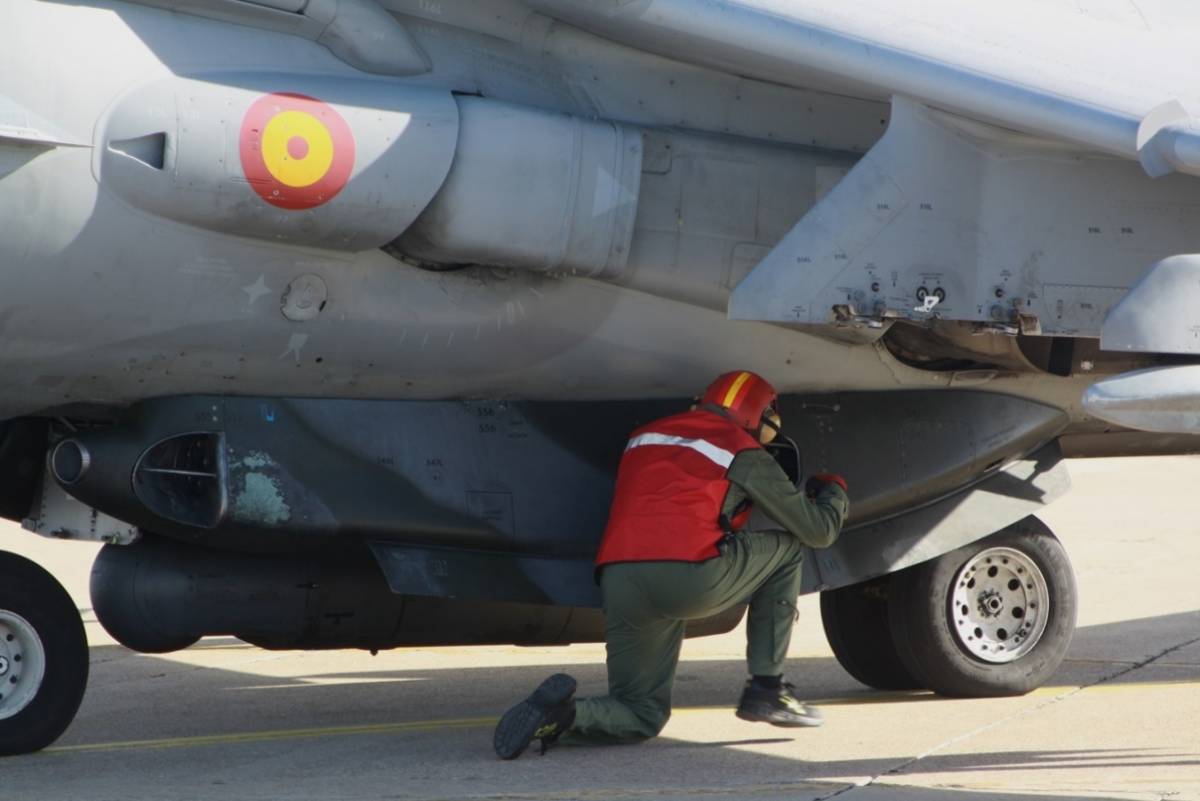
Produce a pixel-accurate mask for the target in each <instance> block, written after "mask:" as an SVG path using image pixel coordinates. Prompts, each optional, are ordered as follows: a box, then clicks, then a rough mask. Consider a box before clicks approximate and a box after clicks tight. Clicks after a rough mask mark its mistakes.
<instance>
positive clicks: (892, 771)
mask: <svg viewBox="0 0 1200 801" xmlns="http://www.w3.org/2000/svg"><path fill="white" fill-rule="evenodd" d="M1196 643H1200V637H1193V638H1192V639H1190V640H1187V641H1186V642H1181V643H1178V644H1176V645H1172V646H1171V647H1169V648H1166V649H1164V650H1162V651H1160V652H1158V653H1157V654H1155V655H1154V656H1150V657H1147V658H1146V659H1143V660H1141V661H1140V662H1136V663H1133V664H1131V665H1128V666H1127V667H1125V668H1124V669H1123V670H1118V671H1117V672H1116V673H1112V674H1110V675H1108V676H1101V677H1100V678H1098V679H1096V680H1095V681H1094V682H1092V683H1091V684H1084V685H1080V686H1079V687H1075V688H1072V689H1069V690H1067V691H1066V692H1063V693H1060V694H1058V695H1054V696H1052V697H1051V698H1049V699H1047V700H1045V701H1043V702H1042V703H1039V704H1034V705H1032V706H1028V707H1025V708H1024V709H1021V710H1018V711H1016V712H1014V713H1012V714H1011V715H1007V716H1005V717H1002V718H1000V719H999V720H994V721H992V722H991V723H987V724H985V725H983V726H979V727H977V728H975V729H972V730H971V731H967V732H963V733H962V734H960V735H958V736H957V737H951V738H950V739H949V740H946V741H944V742H941V743H938V744H937V745H935V746H933V747H932V748H928V749H926V750H925V751H924V752H922V753H920V754H917V755H916V756H914V757H912V758H910V759H907V760H905V761H904V762H901V763H900V764H899V765H895V766H893V767H891V768H889V769H887V770H885V771H884V772H883V773H880V774H878V775H876V776H872V777H871V778H869V779H867V780H866V781H862V782H856V783H854V784H852V785H850V786H848V787H844V788H842V789H841V790H838V791H837V792H835V793H831V794H830V795H827V796H822V797H820V798H817V799H815V801H829V799H832V798H837V797H838V796H841V795H844V794H846V793H849V792H851V791H853V790H858V789H861V788H864V787H871V786H872V785H874V784H876V783H877V782H879V780H880V779H883V778H885V777H887V776H895V775H897V774H899V773H900V772H901V771H903V770H905V769H907V768H909V767H911V766H912V765H915V764H916V763H918V762H920V761H921V760H923V759H926V758H928V757H930V756H933V755H934V754H936V753H938V752H939V751H943V750H945V749H946V748H949V747H951V746H953V745H956V744H958V743H960V742H962V741H964V740H969V739H971V738H972V737H975V736H976V735H979V734H983V733H984V732H986V731H989V730H991V729H994V728H996V727H997V726H1000V725H1003V724H1005V723H1009V722H1011V721H1013V720H1016V719H1017V718H1022V717H1025V716H1026V715H1031V714H1033V713H1034V712H1038V711H1040V710H1042V709H1045V708H1047V707H1050V706H1053V705H1055V704H1058V703H1061V702H1062V701H1066V700H1067V699H1069V698H1073V697H1075V696H1076V695H1079V694H1080V693H1082V692H1084V691H1085V690H1088V689H1091V688H1092V687H1096V686H1097V685H1101V684H1107V683H1108V682H1112V681H1115V680H1116V679H1119V678H1121V677H1122V676H1127V675H1129V674H1130V673H1132V672H1134V671H1135V670H1140V669H1141V668H1144V667H1146V666H1148V665H1150V664H1153V663H1154V662H1157V661H1158V660H1159V659H1162V658H1163V657H1164V656H1167V655H1168V654H1172V653H1174V652H1176V651H1178V650H1180V649H1183V648H1187V647H1189V646H1192V645H1195V644H1196ZM1164 798H1166V796H1164Z"/></svg>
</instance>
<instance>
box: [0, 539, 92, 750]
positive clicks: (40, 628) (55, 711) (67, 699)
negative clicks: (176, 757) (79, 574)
mask: <svg viewBox="0 0 1200 801" xmlns="http://www.w3.org/2000/svg"><path fill="white" fill-rule="evenodd" d="M87 676H88V649H87V636H86V635H85V634H84V630H83V621H82V619H81V618H80V617H79V612H78V611H77V610H76V608H75V604H74V603H73V602H72V601H71V597H70V596H69V595H67V592H66V590H64V589H63V588H62V586H60V585H59V583H58V582H57V581H55V580H54V577H52V576H51V575H50V574H49V573H47V572H46V571H45V570H43V569H42V568H40V567H38V566H37V565H36V564H34V563H33V562H30V561H29V560H28V559H25V558H23V557H20V556H17V555H15V554H11V553H5V552H0V756H6V755H11V754H25V753H29V752H30V751H37V750H39V749H41V748H45V747H46V746H47V745H49V744H50V743H52V742H54V741H55V740H56V739H58V736H59V735H60V734H62V733H63V731H64V730H65V729H66V728H67V726H68V725H69V724H70V723H71V721H72V720H73V719H74V717H75V712H76V711H77V710H78V709H79V703H80V701H82V700H83V691H84V688H85V687H86V686H87Z"/></svg>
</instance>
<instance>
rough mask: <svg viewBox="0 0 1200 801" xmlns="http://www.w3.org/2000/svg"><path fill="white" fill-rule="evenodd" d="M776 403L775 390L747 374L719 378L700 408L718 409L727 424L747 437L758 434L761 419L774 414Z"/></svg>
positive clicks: (726, 374) (752, 374)
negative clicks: (728, 420)
mask: <svg viewBox="0 0 1200 801" xmlns="http://www.w3.org/2000/svg"><path fill="white" fill-rule="evenodd" d="M777 401H778V397H777V396H776V394H775V388H774V387H773V386H771V385H770V384H769V383H767V380H766V379H765V378H763V377H762V376H760V375H758V374H756V373H751V372H749V371H747V370H738V371H735V372H732V373H725V374H724V375H720V376H718V377H717V380H716V381H713V382H712V383H711V384H709V385H708V389H706V390H704V395H702V396H701V398H700V404H701V406H705V405H709V404H711V405H713V406H720V407H721V408H723V409H724V410H725V412H726V413H727V414H728V415H729V419H730V420H732V421H733V422H735V423H737V424H738V425H739V426H741V427H742V428H744V429H746V430H747V431H749V432H750V433H756V432H758V430H759V429H760V427H761V426H762V422H763V417H764V415H766V414H767V413H768V412H773V411H775V407H776V403H777Z"/></svg>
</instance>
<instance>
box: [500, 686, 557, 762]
mask: <svg viewBox="0 0 1200 801" xmlns="http://www.w3.org/2000/svg"><path fill="white" fill-rule="evenodd" d="M574 722H575V679H573V678H571V677H570V676H568V675H567V674H566V673H555V674H554V675H553V676H551V677H550V678H548V679H546V680H545V681H543V682H542V684H541V686H540V687H538V688H537V689H536V690H534V691H533V695H531V696H529V697H528V698H526V699H525V700H524V701H522V702H521V703H519V704H517V705H516V706H514V707H513V708H512V709H510V710H508V711H507V712H505V713H504V717H502V718H500V722H499V723H497V724H496V733H495V734H494V735H493V736H492V745H493V746H494V747H495V749H496V754H497V756H499V757H500V758H501V759H516V758H517V757H519V756H520V755H521V752H522V751H524V750H525V749H526V748H528V747H529V744H530V743H531V742H533V741H534V740H541V741H542V753H543V754H544V753H546V749H547V748H549V747H550V746H552V745H554V743H555V742H557V741H558V738H559V737H560V736H561V735H562V733H563V732H565V731H566V730H567V729H569V728H571V724H572V723H574Z"/></svg>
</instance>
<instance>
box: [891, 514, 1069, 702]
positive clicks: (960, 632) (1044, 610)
mask: <svg viewBox="0 0 1200 801" xmlns="http://www.w3.org/2000/svg"><path fill="white" fill-rule="evenodd" d="M1076 600H1077V599H1076V592H1075V576H1074V573H1073V571H1072V570H1071V563H1070V562H1069V561H1068V560H1067V554H1066V551H1065V550H1064V549H1063V547H1062V544H1061V543H1059V541H1058V539H1057V538H1055V536H1054V534H1053V533H1052V532H1051V531H1050V529H1049V527H1047V526H1046V524H1045V523H1043V522H1042V521H1041V520H1038V519H1037V518H1036V517H1026V518H1025V519H1023V520H1020V521H1018V522H1016V523H1014V524H1012V525H1011V526H1009V527H1008V528H1005V529H1003V530H1001V531H998V532H997V533H995V534H993V535H991V536H990V537H986V538H985V539H982V540H980V541H979V542H974V543H971V544H970V545H967V546H965V547H962V548H959V549H958V550H956V551H951V552H950V553H948V554H945V555H943V556H940V557H938V558H937V559H933V560H930V561H928V562H924V563H922V564H919V565H916V566H914V567H911V568H909V569H907V570H903V571H901V572H899V573H896V574H893V576H892V596H891V605H890V608H889V610H888V613H889V614H888V617H889V620H890V623H891V629H892V637H893V639H894V641H895V643H896V647H897V651H898V653H899V655H900V659H901V660H902V661H903V662H904V664H905V666H906V667H908V669H909V671H910V672H911V673H912V674H913V676H915V677H917V679H918V680H919V681H920V682H921V684H922V685H923V686H925V687H928V688H929V689H931V690H933V691H934V692H936V693H939V694H940V695H948V696H957V697H970V698H979V697H988V696H1003V695H1022V694H1024V693H1027V692H1029V691H1030V690H1033V689H1035V688H1037V687H1039V686H1041V685H1042V683H1043V682H1045V681H1046V680H1047V679H1049V678H1050V676H1051V675H1053V673H1054V671H1055V670H1057V669H1058V666H1059V664H1060V663H1061V662H1062V660H1063V657H1065V656H1066V653H1067V647H1068V646H1069V645H1070V644H1071V636H1072V634H1074V632H1075V610H1076Z"/></svg>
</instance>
